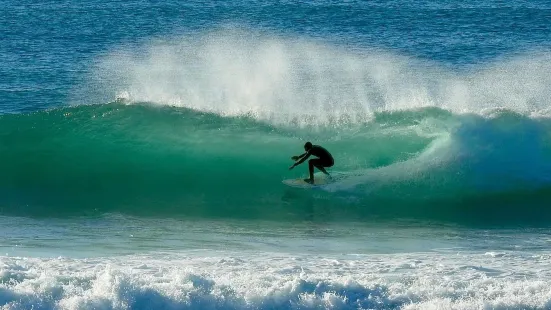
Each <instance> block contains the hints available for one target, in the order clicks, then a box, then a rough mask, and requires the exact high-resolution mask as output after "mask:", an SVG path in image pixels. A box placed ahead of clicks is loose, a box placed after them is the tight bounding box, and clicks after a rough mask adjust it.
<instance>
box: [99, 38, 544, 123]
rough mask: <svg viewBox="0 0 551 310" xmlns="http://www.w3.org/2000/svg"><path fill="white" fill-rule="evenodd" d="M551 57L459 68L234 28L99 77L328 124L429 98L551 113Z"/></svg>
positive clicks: (243, 110) (179, 42) (124, 62)
mask: <svg viewBox="0 0 551 310" xmlns="http://www.w3.org/2000/svg"><path fill="white" fill-rule="evenodd" d="M550 60H551V54H549V53H539V54H525V55H523V56H518V57H517V58H514V59H509V60H501V61H499V62H496V63H493V64H490V65H486V66H484V67H482V68H479V69H477V70H472V71H470V72H462V73H458V72H454V71H452V70H450V69H445V68H444V67H440V66H439V65H438V64H435V63H430V62H428V61H421V60H418V59H412V58H408V57H404V56H399V55H396V54H393V53H390V52H380V51H379V52H376V51H371V50H363V51H362V50H358V49H355V50H350V49H347V48H346V47H337V46H331V45H328V44H323V43H319V42H312V41H308V40H305V39H301V38H282V37H275V36H268V35H260V34H257V33H254V32H250V31H240V30H224V31H218V32H211V33H203V34H198V35H197V36H196V37H174V38H168V39H164V40H162V41H161V40H157V41H155V40H152V41H150V42H148V43H147V44H144V45H143V46H141V47H139V48H134V49H133V48H126V49H121V50H117V51H114V52H112V53H111V54H108V55H107V56H106V57H105V58H103V59H101V60H100V62H99V63H100V66H99V68H98V70H97V71H96V72H95V76H96V78H97V79H98V80H100V81H103V83H104V84H103V85H102V86H101V87H99V88H100V89H101V91H102V92H107V93H109V96H110V97H111V99H112V98H113V97H115V96H118V97H119V98H122V99H125V100H128V101H129V102H152V103H157V104H163V105H173V106H181V107H186V108H190V109H195V110H199V111H208V112H214V113H219V114H221V115H224V116H234V115H243V114H247V115H252V116H255V117H257V118H258V119H261V120H268V121H272V122H275V123H288V122H298V123H299V124H301V123H302V124H319V125H321V124H327V123H328V122H334V121H335V120H346V121H352V122H355V121H363V120H364V119H365V117H366V116H368V115H370V114H372V113H373V112H376V111H395V110H408V109H416V108H421V107H439V108H442V109H446V110H450V111H452V112H457V113H463V112H474V113H486V112H487V110H490V111H493V110H496V109H507V110H511V111H515V112H519V113H523V114H527V115H529V114H533V113H535V114H539V113H545V114H546V112H547V110H548V109H549V104H550V103H551V89H550V88H549V87H548V86H549V85H551V75H549V74H548V72H551V61H550Z"/></svg>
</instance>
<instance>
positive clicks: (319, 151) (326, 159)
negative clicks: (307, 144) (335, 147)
mask: <svg viewBox="0 0 551 310" xmlns="http://www.w3.org/2000/svg"><path fill="white" fill-rule="evenodd" d="M308 153H309V154H310V155H314V156H316V157H318V158H315V159H311V161H312V164H313V165H314V166H322V167H333V165H334V164H335V160H334V159H333V156H332V155H331V153H329V151H327V150H326V149H324V148H323V147H321V146H319V145H313V146H312V148H311V149H310V150H308V152H307V155H306V157H308Z"/></svg>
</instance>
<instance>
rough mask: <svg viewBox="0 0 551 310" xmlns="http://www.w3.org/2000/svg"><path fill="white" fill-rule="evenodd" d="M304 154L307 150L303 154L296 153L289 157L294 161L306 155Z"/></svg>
mask: <svg viewBox="0 0 551 310" xmlns="http://www.w3.org/2000/svg"><path fill="white" fill-rule="evenodd" d="M306 154H308V152H306V153H304V154H300V155H297V156H293V157H291V159H292V160H294V161H297V160H299V159H301V158H302V157H303V156H306Z"/></svg>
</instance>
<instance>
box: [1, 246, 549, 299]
mask: <svg viewBox="0 0 551 310" xmlns="http://www.w3.org/2000/svg"><path fill="white" fill-rule="evenodd" d="M212 254H214V253H202V252H201V251H199V252H194V251H191V252H189V253H187V254H175V253H170V252H169V253H157V254H144V255H135V256H121V257H111V258H94V259H92V258H90V259H69V258H62V257H60V258H57V259H46V258H16V257H0V263H1V264H0V305H2V309H30V308H31V307H34V308H35V309H36V308H38V309H206V308H208V309H320V308H323V309H433V308H434V309H441V308H445V309H483V308H492V309H512V308H514V309H521V308H530V309H546V308H549V306H551V289H550V280H551V273H550V270H551V265H550V263H549V262H550V260H549V258H550V256H549V254H548V253H533V254H530V255H529V254H528V253H521V252H507V251H506V252H500V253H497V254H496V253H494V252H488V253H486V254H484V253H481V252H479V253H469V252H461V251H460V250H455V251H453V250H447V251H442V252H432V253H417V254H416V253H410V254H395V255H344V256H339V257H329V256H319V255H308V256H302V255H292V256H289V255H284V254H268V253H264V254H258V253H257V254H253V253H239V254H237V253H232V252H228V253H225V252H217V253H215V254H214V256H213V255H212Z"/></svg>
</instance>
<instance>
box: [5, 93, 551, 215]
mask: <svg viewBox="0 0 551 310" xmlns="http://www.w3.org/2000/svg"><path fill="white" fill-rule="evenodd" d="M365 119H366V121H365V122H361V123H358V122H354V123H352V122H347V121H346V120H335V122H334V123H333V124H330V125H326V126H323V127H320V126H310V127H308V126H296V125H295V123H294V122H293V121H290V122H288V123H287V124H284V125H281V124H279V125H277V126H274V125H270V124H268V123H267V122H260V121H256V120H255V118H254V117H245V116H242V117H222V116H220V115H217V114H208V113H199V112H194V111H192V110H188V109H184V108H171V107H155V106H151V105H148V104H136V105H123V104H118V103H113V104H105V105H90V106H78V107H71V108H63V109H55V110H51V111H42V112H36V113H32V114H19V115H3V116H1V117H0V128H2V129H1V134H0V147H1V150H0V153H1V154H2V160H1V161H0V174H1V177H0V194H1V197H0V204H1V206H2V213H4V214H16V215H25V216H67V215H93V214H101V213H105V212H122V213H129V214H134V215H148V216H170V217H187V216H193V217H208V218H216V217H224V218H254V219H268V220H305V219H306V220H318V219H319V220H345V221H348V220H351V221H362V220H367V219H369V218H381V217H385V218H404V217H413V218H424V219H436V220H445V221H448V220H451V221H477V220H480V221H502V220H512V221H517V220H527V221H544V222H546V221H547V220H549V219H551V213H550V212H549V211H547V209H545V208H544V205H545V201H548V199H549V198H550V197H551V196H550V192H549V189H550V187H549V180H550V177H549V175H551V174H550V173H549V172H551V166H550V165H549V164H548V163H549V159H550V158H549V157H550V156H549V154H550V153H549V141H548V139H549V137H548V134H547V132H548V127H549V125H550V123H549V121H548V120H547V119H539V120H535V119H531V118H528V117H525V116H521V115H518V114H514V113H510V112H506V111H505V112H502V113H500V114H497V115H494V116H493V117H487V118H483V117H480V116H476V115H454V114H451V113H449V112H446V111H444V110H439V109H420V110H409V111H400V112H385V113H378V114H374V115H372V116H371V117H365ZM305 141H312V142H313V143H317V144H321V145H323V146H324V147H326V148H327V149H328V150H329V151H331V152H332V153H333V155H334V157H335V159H336V165H335V166H334V168H333V171H338V172H343V173H345V174H346V177H345V178H344V179H343V180H340V181H338V182H336V183H334V184H332V185H330V186H328V187H327V188H324V189H317V190H300V189H294V188H289V187H287V186H285V185H283V184H282V183H281V181H282V180H283V179H286V178H296V177H303V176H305V175H306V174H307V165H306V164H303V165H302V166H299V167H297V168H295V169H294V170H292V171H289V170H288V167H289V166H290V165H291V164H292V161H291V159H290V157H291V156H292V155H297V154H300V153H301V152H302V151H303V149H302V145H303V144H304V142H305Z"/></svg>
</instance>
